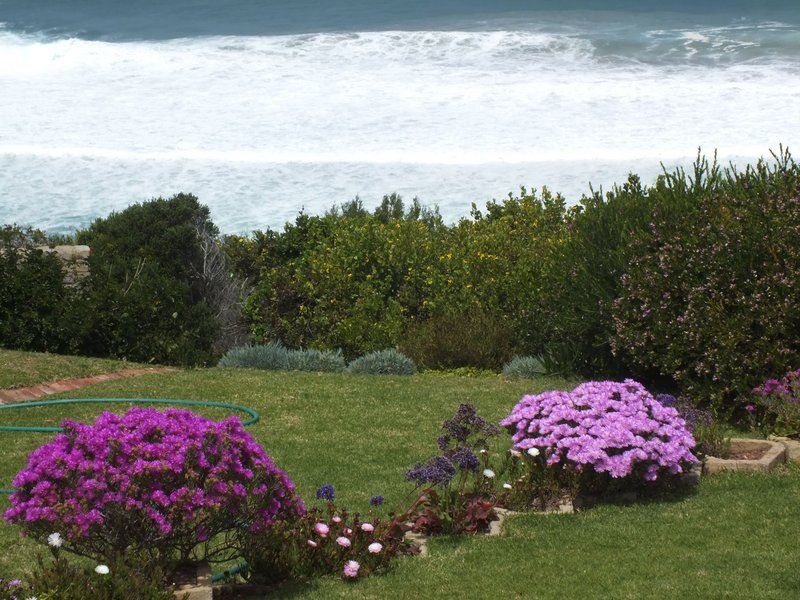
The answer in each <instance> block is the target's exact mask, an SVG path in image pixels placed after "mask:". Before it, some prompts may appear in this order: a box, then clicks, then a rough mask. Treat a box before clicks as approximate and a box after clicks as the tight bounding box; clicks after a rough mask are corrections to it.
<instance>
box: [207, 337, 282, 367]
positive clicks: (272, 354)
mask: <svg viewBox="0 0 800 600" xmlns="http://www.w3.org/2000/svg"><path fill="white" fill-rule="evenodd" d="M289 352H290V350H289V349H288V348H286V347H285V346H284V345H283V344H281V343H280V342H269V343H267V344H258V345H255V346H240V347H238V348H231V349H230V350H228V351H227V352H226V353H225V354H224V355H223V357H222V358H220V359H219V363H218V364H219V366H220V367H239V368H241V369H264V370H267V371H288V370H289Z"/></svg>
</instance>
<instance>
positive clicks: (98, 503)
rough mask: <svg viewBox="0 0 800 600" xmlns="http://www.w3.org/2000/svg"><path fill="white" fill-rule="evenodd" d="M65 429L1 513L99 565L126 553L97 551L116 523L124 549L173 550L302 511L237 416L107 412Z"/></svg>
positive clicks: (18, 481) (36, 457)
mask: <svg viewBox="0 0 800 600" xmlns="http://www.w3.org/2000/svg"><path fill="white" fill-rule="evenodd" d="M62 425H63V433H60V434H58V435H56V436H55V438H54V439H53V441H51V442H50V443H48V444H45V445H44V446H41V447H40V448H38V449H36V450H35V451H34V452H33V453H31V455H30V456H29V457H28V464H27V466H26V467H25V468H24V469H23V470H22V471H20V472H19V473H18V474H17V476H16V477H15V478H14V486H15V487H16V488H17V490H18V491H17V492H15V493H14V494H12V496H11V507H10V508H9V509H8V510H6V512H5V519H6V521H8V522H10V523H15V524H18V525H20V526H21V527H22V529H23V531H24V532H25V533H28V534H31V535H33V536H34V537H38V538H45V537H47V536H48V534H50V533H51V532H53V531H54V530H55V531H58V532H60V535H63V536H64V537H63V538H61V537H60V535H59V536H58V537H59V543H61V541H62V540H63V542H64V543H65V544H66V545H67V546H68V547H69V546H72V547H73V548H76V547H80V548H83V549H84V550H85V549H87V548H88V549H91V550H90V552H91V553H92V555H93V556H95V557H96V558H98V559H100V558H103V554H104V552H109V551H114V550H122V548H116V547H115V548H105V549H104V550H101V549H100V548H101V547H102V544H103V543H104V542H103V540H106V539H109V538H115V537H118V536H116V535H108V532H107V531H106V528H107V527H110V526H111V525H110V524H111V523H113V524H114V527H116V528H119V529H120V530H122V531H125V534H126V539H125V543H126V546H127V545H131V546H133V547H134V548H139V549H143V548H153V547H157V548H159V549H161V550H162V551H167V550H169V549H172V548H175V547H176V545H179V544H180V545H185V543H186V542H185V540H187V539H194V540H196V541H197V542H200V541H202V540H200V539H199V538H200V537H204V538H206V539H210V538H211V537H213V536H214V535H216V534H217V533H220V532H221V531H223V530H224V527H226V526H228V527H230V526H231V525H224V524H235V523H237V522H240V521H241V520H243V519H245V518H246V519H247V520H248V522H249V523H250V526H251V528H252V529H254V530H259V529H261V528H264V527H266V526H267V525H269V524H270V523H271V522H273V521H274V520H275V519H278V518H283V517H288V516H292V515H300V514H304V513H305V507H304V506H303V503H302V501H301V500H300V499H299V497H297V496H296V494H295V493H294V489H295V487H294V484H293V483H292V482H291V480H290V479H289V478H288V477H287V475H286V474H285V473H284V472H283V471H281V470H280V469H278V468H277V467H276V466H275V465H274V463H273V462H272V459H271V458H270V457H269V456H268V455H267V453H266V452H265V451H264V449H263V448H262V447H261V446H259V445H258V444H257V443H256V442H255V440H254V439H253V438H252V436H251V435H250V434H249V433H247V432H246V431H245V430H244V428H243V426H242V423H241V421H240V420H239V419H238V418H236V417H229V418H227V419H225V420H223V421H220V422H215V421H211V420H209V419H206V418H205V417H201V416H199V415H196V414H194V413H192V412H190V411H187V410H178V409H167V410H165V411H163V412H161V411H158V410H156V409H153V408H140V407H136V408H131V409H130V410H128V412H126V413H125V414H124V415H116V414H113V413H109V412H105V413H102V414H101V415H100V416H99V417H98V418H97V420H96V422H95V423H94V424H91V425H87V424H83V423H76V422H73V421H64V422H63V423H62ZM210 522H211V523H213V524H214V525H213V529H209V528H208V527H207V526H208V524H209V523H210ZM153 531H156V532H157V534H156V535H154V534H153ZM52 537H53V536H51V538H52ZM50 543H51V544H53V545H55V544H54V543H53V542H52V540H51V542H50Z"/></svg>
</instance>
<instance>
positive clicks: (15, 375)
mask: <svg viewBox="0 0 800 600" xmlns="http://www.w3.org/2000/svg"><path fill="white" fill-rule="evenodd" d="M141 366H144V365H139V364H136V363H129V362H126V361H121V360H107V359H103V358H84V357H79V356H61V355H58V354H44V353H35V352H18V351H16V350H4V349H2V348H0V389H5V388H15V387H24V386H28V385H35V384H37V383H45V382H47V381H54V380H56V379H67V378H70V377H87V376H89V375H99V374H101V373H108V372H110V371H119V370H120V369H127V368H131V367H141Z"/></svg>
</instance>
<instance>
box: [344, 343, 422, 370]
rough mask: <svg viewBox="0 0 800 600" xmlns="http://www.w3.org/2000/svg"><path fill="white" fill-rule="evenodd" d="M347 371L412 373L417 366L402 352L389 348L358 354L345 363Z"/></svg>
mask: <svg viewBox="0 0 800 600" xmlns="http://www.w3.org/2000/svg"><path fill="white" fill-rule="evenodd" d="M347 371H348V372H349V373H367V374H370V375H413V374H414V373H416V372H417V366H416V365H415V364H414V361H413V360H411V359H410V358H408V357H407V356H406V355H405V354H403V353H402V352H399V351H397V350H393V349H390V350H379V351H376V352H369V353H367V354H365V355H364V356H360V357H359V358H357V359H355V360H354V361H352V362H351V363H350V364H349V365H347Z"/></svg>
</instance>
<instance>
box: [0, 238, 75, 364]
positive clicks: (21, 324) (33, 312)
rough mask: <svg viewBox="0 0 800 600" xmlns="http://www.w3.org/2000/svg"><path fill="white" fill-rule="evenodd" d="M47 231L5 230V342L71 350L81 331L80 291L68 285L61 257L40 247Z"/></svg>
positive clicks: (0, 296) (1, 298)
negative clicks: (78, 299) (65, 281)
mask: <svg viewBox="0 0 800 600" xmlns="http://www.w3.org/2000/svg"><path fill="white" fill-rule="evenodd" d="M46 242H47V239H46V238H45V236H44V234H42V233H41V232H37V231H35V230H31V229H27V230H24V229H21V228H19V227H12V226H6V227H4V228H3V229H2V230H0V346H5V347H7V348H17V349H20V350H35V351H40V352H64V353H67V352H69V351H70V350H71V349H72V347H73V340H74V337H75V335H76V334H77V333H78V332H79V331H80V322H81V319H80V316H79V315H78V314H76V313H77V312H79V309H78V308H77V307H76V294H75V292H74V291H73V290H71V289H70V288H67V287H66V286H65V285H64V272H63V270H62V268H61V262H60V260H59V258H58V257H57V256H56V255H55V254H53V253H48V252H43V251H42V250H40V249H37V248H36V246H40V245H43V244H45V243H46Z"/></svg>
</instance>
